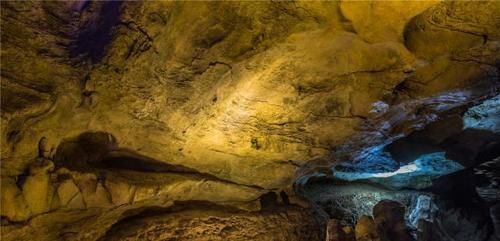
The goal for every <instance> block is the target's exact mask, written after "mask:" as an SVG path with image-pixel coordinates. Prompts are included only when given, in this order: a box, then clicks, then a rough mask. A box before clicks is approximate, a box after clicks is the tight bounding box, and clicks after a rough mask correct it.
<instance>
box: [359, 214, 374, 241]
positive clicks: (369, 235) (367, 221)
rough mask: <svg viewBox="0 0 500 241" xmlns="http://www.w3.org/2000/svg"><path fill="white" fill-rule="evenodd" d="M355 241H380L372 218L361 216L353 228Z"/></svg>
mask: <svg viewBox="0 0 500 241" xmlns="http://www.w3.org/2000/svg"><path fill="white" fill-rule="evenodd" d="M355 234H356V241H380V239H379V235H378V233H377V227H376V226H375V222H374V221H373V218H372V217H370V216H365V215H363V216H361V217H360V218H359V220H358V223H357V224H356V228H355Z"/></svg>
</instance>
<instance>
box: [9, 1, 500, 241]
mask: <svg viewBox="0 0 500 241" xmlns="http://www.w3.org/2000/svg"><path fill="white" fill-rule="evenodd" d="M1 7H2V13H1V18H2V23H1V31H2V52H1V57H2V66H1V71H2V73H1V75H2V76H1V77H2V83H1V84H2V87H1V88H2V103H1V107H2V114H1V118H2V119H1V121H2V137H1V155H2V162H1V165H2V166H1V167H2V170H1V175H2V195H1V196H2V220H6V222H22V221H26V220H28V219H30V218H33V217H35V218H33V219H30V220H31V221H29V222H30V225H31V226H23V227H21V228H19V227H15V226H13V225H7V226H5V227H4V226H2V229H3V230H6V232H7V233H8V234H7V236H6V237H7V238H6V239H7V240H19V237H21V239H26V240H27V239H32V237H33V236H35V237H38V239H40V240H43V239H45V240H54V239H57V238H60V237H62V236H64V235H66V236H64V237H63V238H65V239H68V240H78V239H80V240H97V239H99V238H100V237H102V236H103V235H104V234H105V233H106V231H107V230H108V229H111V228H112V226H113V224H114V223H116V222H117V221H118V220H121V219H124V218H126V217H132V219H133V217H135V216H140V215H138V214H139V213H143V211H144V210H145V209H148V208H151V207H156V208H161V209H164V210H165V209H168V208H172V207H175V206H178V202H190V201H202V202H209V203H216V204H218V205H223V206H225V207H232V208H237V209H239V210H247V211H251V212H252V214H251V215H255V216H257V217H258V216H260V215H261V214H262V213H260V211H259V210H260V209H265V208H264V207H266V206H267V205H270V206H272V207H274V208H271V209H276V207H279V208H283V209H287V206H289V205H295V206H301V208H297V210H295V211H294V212H297V213H300V214H297V215H305V214H304V213H307V212H309V210H306V209H307V208H306V205H305V203H304V200H301V199H300V198H298V197H297V196H296V195H295V193H294V190H293V189H292V184H293V183H294V182H295V180H296V178H297V177H298V176H300V175H302V174H307V173H320V172H322V171H323V170H328V172H330V170H331V167H332V166H333V163H334V162H335V161H344V162H347V163H350V164H351V165H352V167H353V168H355V169H356V168H359V169H361V170H362V171H363V172H367V173H375V174H373V175H379V176H380V175H387V174H380V173H390V172H394V171H396V170H397V169H398V168H400V166H404V165H400V163H399V162H398V160H395V159H392V158H389V157H387V156H385V154H384V153H383V152H385V147H386V146H387V145H389V144H390V143H392V142H394V141H396V140H398V139H399V138H401V137H404V136H407V135H410V134H411V133H412V132H414V131H416V130H421V129H423V128H424V127H425V126H426V125H428V124H429V123H431V122H433V121H435V120H437V119H439V118H440V117H441V116H442V115H446V114H447V111H449V110H456V109H457V108H458V109H460V108H462V107H463V106H466V105H472V103H473V102H474V101H477V100H478V99H481V98H482V97H484V96H486V95H487V93H489V92H488V91H489V90H490V89H491V87H493V86H494V85H496V84H497V82H498V67H497V66H498V64H499V61H500V54H499V51H500V48H499V46H500V44H499V36H500V33H499V32H498V29H500V28H499V26H500V22H498V18H497V17H496V15H497V13H498V12H499V8H500V4H499V3H498V2H496V1H491V2H478V3H469V2H439V1H428V2H411V3H409V2H404V3H403V2H387V3H384V2H376V1H373V2H163V1H155V2H147V3H142V2H92V1H76V2H69V1H68V2H61V3H56V2H39V1H33V2H22V3H21V2H2V5H1ZM382 20H383V21H382ZM493 101H494V100H493ZM494 103H496V102H494ZM493 105H494V104H493ZM474 111H475V110H470V111H469V112H468V113H469V114H467V115H468V116H470V118H469V119H467V123H466V125H471V126H476V127H477V126H480V125H478V124H477V121H475V120H474V119H477V118H476V115H474ZM488 113H490V112H488ZM495 113H497V112H495V111H492V112H491V114H488V115H489V116H490V117H492V118H493V116H494V114H495ZM494 123H496V122H494V121H493V120H492V121H489V122H488V124H485V125H484V126H482V125H481V127H485V128H486V127H487V128H490V127H491V126H492V125H495V124H494ZM466 134H467V133H466ZM464 135H465V134H464ZM466 136H467V135H466ZM43 137H45V138H43ZM42 139H43V140H45V141H41V140H42ZM459 139H460V140H462V139H461V138H459ZM449 146H452V145H451V144H450V145H449ZM455 147H457V148H458V149H460V147H461V145H455ZM450 148H451V147H450ZM436 153H438V152H436ZM454 153H457V152H454ZM332 154H333V155H332ZM441 159H443V160H444V159H446V158H444V157H443V158H441ZM441 159H440V160H441ZM461 161H464V160H461ZM406 164H408V163H406ZM460 164H462V165H463V166H466V167H467V168H469V167H471V166H469V165H468V164H467V163H462V162H460ZM52 165H54V167H53V166H52ZM408 165H412V164H408ZM52 168H54V170H52ZM456 169H457V168H450V169H447V171H444V172H440V173H438V174H436V175H434V176H432V178H434V177H437V176H439V175H444V174H445V173H447V172H451V171H455V170H456ZM404 172H406V171H404ZM338 174H341V173H338ZM427 174H429V173H424V174H423V175H424V176H425V175H427ZM408 175H410V176H412V177H414V175H417V173H415V172H413V173H411V174H408ZM394 177H395V176H394ZM427 177H429V176H427ZM382 178H386V177H385V176H382ZM429 178H430V177H429ZM384 180H385V179H384ZM401 183H402V184H401ZM406 183H408V180H403V181H400V185H399V186H398V187H408V186H411V185H409V184H406ZM412 184H413V182H412ZM389 186H390V185H389ZM263 195H264V196H265V197H276V198H274V199H276V200H274V199H273V198H271V199H272V200H271V203H273V202H276V203H275V204H269V202H268V201H262V200H264V199H265V200H268V198H260V197H262V196H263ZM273 200H274V201H273ZM207 209H210V208H209V207H207ZM96 210H97V211H96ZM111 210H112V211H111ZM68 212H74V213H72V214H68ZM272 215H279V212H278V211H276V213H274V214H272ZM272 215H271V217H269V218H263V219H259V218H257V219H259V220H261V221H262V222H264V223H265V222H276V223H280V222H290V223H293V222H300V221H297V219H289V220H287V219H280V218H278V217H274V216H272ZM242 216H245V215H242ZM90 217H94V218H95V219H96V220H98V221H97V222H96V223H97V224H93V223H92V222H90V221H88V220H89V219H94V218H90ZM252 217H253V216H252ZM242 218H243V217H242ZM84 219H85V220H87V221H88V222H87V221H81V220H84ZM243 219H244V218H243ZM270 220H271V221H270ZM174 221H175V220H174ZM174 221H173V222H174ZM79 222H81V223H79ZM186 222H187V221H186ZM235 222H236V224H235V225H236V226H237V227H239V226H238V225H244V224H245V222H243V221H241V223H240V221H235ZM49 224H53V225H54V227H55V228H53V229H51V228H48V227H47V226H50V225H49ZM70 224H71V225H70ZM80 224H81V225H80ZM120 225H124V226H127V224H126V223H120ZM171 225H174V224H172V223H169V224H167V225H165V226H163V227H162V226H161V225H160V226H159V227H158V228H159V229H161V228H164V229H167V228H169V227H171ZM245 225H246V224H245ZM304 225H305V224H304ZM132 226H133V227H135V229H138V230H139V229H143V228H144V226H141V225H132ZM202 226H203V225H202ZM318 226H319V225H318ZM36 227H43V228H36ZM184 227H189V225H188V226H184ZM289 227H290V228H289V229H287V231H284V232H293V231H291V230H296V229H298V230H301V229H302V228H303V226H300V225H295V226H294V225H291V226H289ZM208 229H210V227H208ZM3 230H2V231H3ZM237 230H239V229H237ZM313 231H314V232H317V233H313V232H312V233H311V236H310V237H314V238H311V240H313V239H321V238H322V237H321V235H322V234H321V232H322V230H321V229H319V228H318V229H317V230H313ZM2 233H4V232H2ZM132 233H134V232H132ZM136 233H141V231H137V232H136ZM238 234H239V233H238V232H232V233H231V235H233V236H231V237H236V236H237V235H238ZM30 235H32V236H30ZM61 235H62V236H61ZM256 237H257V236H256ZM283 237H284V238H283V239H285V240H286V238H289V239H292V240H300V239H302V238H303V237H300V236H283ZM107 238H108V239H110V240H112V239H111V237H107ZM243 239H244V238H243Z"/></svg>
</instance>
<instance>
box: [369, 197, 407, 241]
mask: <svg viewBox="0 0 500 241" xmlns="http://www.w3.org/2000/svg"><path fill="white" fill-rule="evenodd" d="M373 217H374V220H375V224H376V226H377V230H378V233H379V235H380V240H381V241H412V240H414V239H413V238H412V236H411V235H410V232H409V230H408V228H407V227H406V222H405V207H404V206H403V204H401V203H399V202H396V201H391V200H382V201H380V202H379V203H377V204H376V205H375V206H374V207H373Z"/></svg>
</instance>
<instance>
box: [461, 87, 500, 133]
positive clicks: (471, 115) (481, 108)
mask: <svg viewBox="0 0 500 241" xmlns="http://www.w3.org/2000/svg"><path fill="white" fill-rule="evenodd" d="M463 120H464V128H473V129H481V130H489V131H492V132H495V133H500V95H497V96H495V97H493V98H491V99H489V100H486V101H484V102H483V103H482V104H480V105H477V106H474V107H472V108H470V109H469V110H468V111H467V112H466V113H465V115H464V117H463Z"/></svg>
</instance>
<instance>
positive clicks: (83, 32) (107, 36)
mask: <svg viewBox="0 0 500 241" xmlns="http://www.w3.org/2000/svg"><path fill="white" fill-rule="evenodd" d="M92 4H101V5H100V8H99V10H98V11H99V13H98V14H96V18H95V19H88V20H87V21H85V22H82V23H80V24H81V25H80V26H79V30H78V33H77V36H76V39H75V40H74V41H73V42H72V44H71V46H70V57H72V58H76V57H88V58H90V60H91V61H92V62H93V63H96V62H99V61H100V60H101V59H102V57H103V56H104V55H105V53H106V51H105V50H106V47H107V45H108V44H109V43H110V42H111V40H112V29H113V27H114V26H115V25H116V24H117V23H118V21H119V17H120V7H121V5H122V2H121V1H106V2H100V3H99V2H97V3H96V2H94V3H92ZM87 8H89V7H87Z"/></svg>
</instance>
